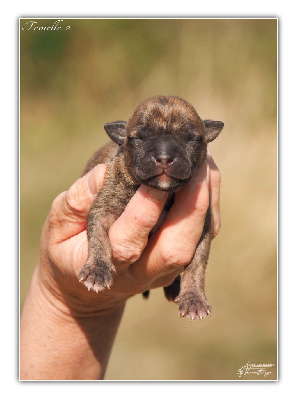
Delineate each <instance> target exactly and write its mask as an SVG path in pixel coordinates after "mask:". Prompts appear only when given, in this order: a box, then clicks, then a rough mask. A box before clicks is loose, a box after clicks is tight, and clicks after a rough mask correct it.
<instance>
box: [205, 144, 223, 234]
mask: <svg viewBox="0 0 298 400" xmlns="http://www.w3.org/2000/svg"><path fill="white" fill-rule="evenodd" d="M207 161H208V164H209V167H210V185H209V187H210V204H211V212H212V217H213V237H215V236H216V235H217V234H218V232H219V229H220V225H221V221H220V208H219V202H220V182H221V177H220V173H219V170H218V168H217V165H216V164H215V162H214V160H213V157H212V155H211V152H210V150H209V149H208V153H207Z"/></svg>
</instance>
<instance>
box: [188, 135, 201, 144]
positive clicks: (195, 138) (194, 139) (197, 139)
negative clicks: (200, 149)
mask: <svg viewBox="0 0 298 400" xmlns="http://www.w3.org/2000/svg"><path fill="white" fill-rule="evenodd" d="M202 140H203V137H202V136H201V135H198V134H193V133H189V135H188V142H195V143H201V142H202Z"/></svg>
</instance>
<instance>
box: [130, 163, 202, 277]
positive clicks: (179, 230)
mask: <svg viewBox="0 0 298 400" xmlns="http://www.w3.org/2000/svg"><path fill="white" fill-rule="evenodd" d="M208 176H209V171H208V164H207V162H205V163H204V165H203V166H202V167H201V168H200V170H199V173H198V175H197V176H196V177H195V178H194V179H192V180H191V182H190V183H189V184H187V185H186V186H185V187H183V188H182V189H181V190H180V191H179V192H177V193H176V194H175V203H174V204H173V206H172V207H171V209H170V212H169V214H168V216H167V218H166V220H165V222H164V224H163V225H162V227H161V229H160V230H159V231H158V232H157V233H156V234H155V235H153V237H152V238H150V240H149V243H148V246H147V247H146V249H145V250H144V252H143V255H142V257H141V259H140V261H141V262H140V263H136V264H135V265H132V266H131V269H132V272H133V273H134V274H135V275H137V276H140V277H142V278H148V277H151V278H154V277H155V278H156V276H157V275H162V274H168V273H171V271H173V270H174V271H179V270H180V269H181V267H183V266H185V265H187V264H189V263H190V262H191V260H192V258H193V255H194V253H195V250H196V247H197V244H198V242H199V239H200V237H201V235H202V231H203V227H204V223H205V217H206V213H207V210H208V207H209V179H208Z"/></svg>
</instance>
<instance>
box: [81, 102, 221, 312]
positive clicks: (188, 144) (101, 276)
mask: <svg viewBox="0 0 298 400" xmlns="http://www.w3.org/2000/svg"><path fill="white" fill-rule="evenodd" d="M223 126H224V124H223V123H222V122H220V121H210V120H205V121H202V120H201V118H200V117H199V116H198V114H197V112H196V110H195V109H194V108H193V106H192V105H191V104H189V103H188V102H186V101H185V100H183V99H181V98H179V97H175V96H155V97H152V98H150V99H148V100H145V101H144V102H142V103H141V104H140V105H139V106H138V108H137V109H136V110H135V112H134V114H133V115H132V117H131V118H130V119H129V120H128V122H124V121H117V122H112V123H108V124H106V125H105V130H106V132H107V133H108V135H109V136H110V138H111V139H112V140H113V142H114V143H113V142H110V143H108V144H107V145H106V146H104V147H103V148H102V149H99V150H98V151H97V152H96V153H95V154H94V156H93V157H92V159H91V160H90V161H89V162H88V164H87V166H86V168H85V170H84V174H86V173H87V172H88V171H90V170H91V169H92V168H93V167H94V166H95V165H97V164H99V163H107V171H106V177H105V181H104V184H103V186H102V188H101V190H100V191H99V193H98V195H97V197H96V198H95V201H94V203H93V204H92V207H91V209H90V212H89V215H88V219H87V235H88V242H89V250H88V251H89V253H88V259H87V261H86V264H85V266H84V268H83V269H82V271H81V273H80V277H79V278H80V281H82V282H84V284H85V286H86V287H87V288H88V290H90V289H93V290H94V291H96V292H98V291H101V290H104V289H105V288H110V286H111V285H112V283H113V277H112V272H113V271H115V267H114V265H113V263H112V254H111V246H110V243H109V239H108V231H109V228H110V227H111V225H112V224H113V222H114V221H115V220H116V219H117V218H118V217H119V216H120V215H121V214H122V212H123V211H124V208H125V207H126V205H127V203H128V202H129V200H130V199H131V197H132V196H133V195H134V193H135V192H136V190H137V189H138V187H139V186H140V184H145V185H148V186H151V187H154V188H157V189H160V190H164V191H167V192H170V193H171V194H170V196H169V199H168V200H167V203H166V205H165V208H164V210H165V211H168V210H169V209H170V207H171V205H172V204H173V198H174V192H175V191H177V190H178V189H180V188H181V187H182V186H184V185H185V184H186V183H188V182H189V181H190V180H191V178H192V177H193V176H194V175H196V173H197V170H198V168H199V167H200V166H201V165H202V163H203V162H204V160H205V159H206V155H207V143H208V142H211V141H212V140H214V139H215V138H216V137H217V136H218V134H219V133H220V131H221V130H222V128H223ZM163 214H164V215H166V213H163ZM157 229H158V227H157ZM153 230H155V228H153ZM211 239H212V218H211V211H210V207H209V209H208V212H207V215H206V220H205V225H204V229H203V233H202V236H201V239H200V241H199V243H198V246H197V249H196V252H195V254H194V257H193V259H192V261H191V263H190V264H189V265H187V266H185V271H184V273H183V277H182V280H181V289H180V276H179V277H178V278H176V279H175V281H174V282H173V283H172V285H170V286H168V287H166V288H164V290H165V295H166V297H167V298H168V299H169V300H175V299H176V302H178V303H179V311H180V315H181V316H187V317H189V318H191V319H192V320H193V319H195V318H201V319H202V318H203V317H205V316H206V315H207V314H210V313H211V307H210V305H209V303H208V301H207V299H206V296H205V294H204V286H205V269H206V265H207V261H208V256H209V250H210V244H211ZM148 293H149V292H145V293H144V295H145V297H147V296H148Z"/></svg>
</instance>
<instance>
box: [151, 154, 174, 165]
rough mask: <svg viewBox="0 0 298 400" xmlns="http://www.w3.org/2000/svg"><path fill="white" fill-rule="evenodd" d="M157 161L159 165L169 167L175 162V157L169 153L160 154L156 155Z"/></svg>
mask: <svg viewBox="0 0 298 400" xmlns="http://www.w3.org/2000/svg"><path fill="white" fill-rule="evenodd" d="M155 162H156V164H157V165H158V166H159V167H167V166H168V165H171V164H173V162H174V157H171V156H169V155H160V156H157V157H155Z"/></svg>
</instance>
